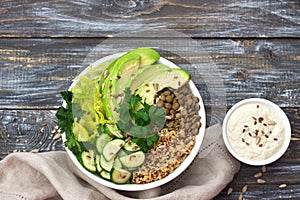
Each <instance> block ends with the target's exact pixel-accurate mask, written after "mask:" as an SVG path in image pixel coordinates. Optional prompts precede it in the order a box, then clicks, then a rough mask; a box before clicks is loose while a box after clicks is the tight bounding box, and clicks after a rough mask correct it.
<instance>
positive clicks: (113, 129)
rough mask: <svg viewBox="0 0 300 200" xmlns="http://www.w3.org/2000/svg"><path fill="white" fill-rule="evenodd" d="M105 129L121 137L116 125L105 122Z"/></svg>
mask: <svg viewBox="0 0 300 200" xmlns="http://www.w3.org/2000/svg"><path fill="white" fill-rule="evenodd" d="M105 126H106V130H108V132H109V133H111V134H113V135H114V136H116V137H117V138H123V135H122V134H121V132H120V131H119V129H118V128H117V126H116V125H111V124H106V125H105Z"/></svg>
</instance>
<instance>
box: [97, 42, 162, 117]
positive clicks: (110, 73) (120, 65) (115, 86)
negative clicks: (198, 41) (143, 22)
mask: <svg viewBox="0 0 300 200" xmlns="http://www.w3.org/2000/svg"><path fill="white" fill-rule="evenodd" d="M159 58H160V55H159V53H158V52H157V51H155V50H153V49H151V48H146V47H142V48H137V49H133V50H131V51H129V52H128V53H126V54H124V55H123V56H121V57H120V58H118V59H116V60H115V61H114V62H112V63H111V64H110V65H109V66H108V67H107V68H106V70H104V71H103V73H102V74H101V76H100V79H99V88H100V89H99V90H100V91H101V93H102V96H103V98H102V99H103V105H104V111H105V113H106V116H107V117H108V119H109V120H111V121H112V122H116V121H117V120H118V118H119V115H118V113H117V112H116V110H117V108H118V105H119V104H120V103H121V101H122V99H123V97H124V91H125V88H126V87H125V86H126V85H128V84H127V83H128V82H129V81H130V80H132V76H133V75H134V73H135V72H136V70H137V69H138V68H139V67H140V66H145V65H151V64H153V63H155V62H156V61H158V60H159ZM100 84H101V85H100Z"/></svg>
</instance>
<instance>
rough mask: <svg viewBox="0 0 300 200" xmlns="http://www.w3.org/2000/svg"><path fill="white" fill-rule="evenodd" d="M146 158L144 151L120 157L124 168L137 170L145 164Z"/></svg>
mask: <svg viewBox="0 0 300 200" xmlns="http://www.w3.org/2000/svg"><path fill="white" fill-rule="evenodd" d="M145 158H146V157H145V154H144V153H143V152H142V151H138V152H135V153H132V154H129V155H127V156H124V157H120V161H121V163H122V165H123V166H124V167H127V168H136V167H139V166H141V165H142V164H143V163H144V161H145Z"/></svg>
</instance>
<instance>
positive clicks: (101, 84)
mask: <svg viewBox="0 0 300 200" xmlns="http://www.w3.org/2000/svg"><path fill="white" fill-rule="evenodd" d="M115 63H116V60H114V61H113V62H111V63H110V64H109V65H108V66H107V67H106V68H105V69H104V70H103V71H102V72H101V74H100V77H99V82H98V85H99V92H100V94H101V93H102V90H103V87H104V80H105V79H106V77H107V76H108V74H109V73H110V71H111V69H112V68H113V67H114V65H115Z"/></svg>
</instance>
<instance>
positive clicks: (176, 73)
mask: <svg viewBox="0 0 300 200" xmlns="http://www.w3.org/2000/svg"><path fill="white" fill-rule="evenodd" d="M189 80H190V75H189V74H188V73H187V72H186V71H185V70H183V69H178V68H169V69H168V70H165V71H163V72H161V73H159V74H157V75H156V76H154V77H152V78H149V79H148V80H146V81H144V82H143V84H142V85H141V86H140V87H139V89H138V90H137V91H136V92H135V93H136V94H139V95H140V96H141V97H142V98H143V99H145V101H146V103H148V104H150V105H151V104H153V103H154V96H155V94H156V93H157V92H158V91H160V90H162V89H163V88H165V87H170V88H173V89H178V88H179V87H180V86H182V85H184V84H186V83H187V82H188V81H189Z"/></svg>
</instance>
